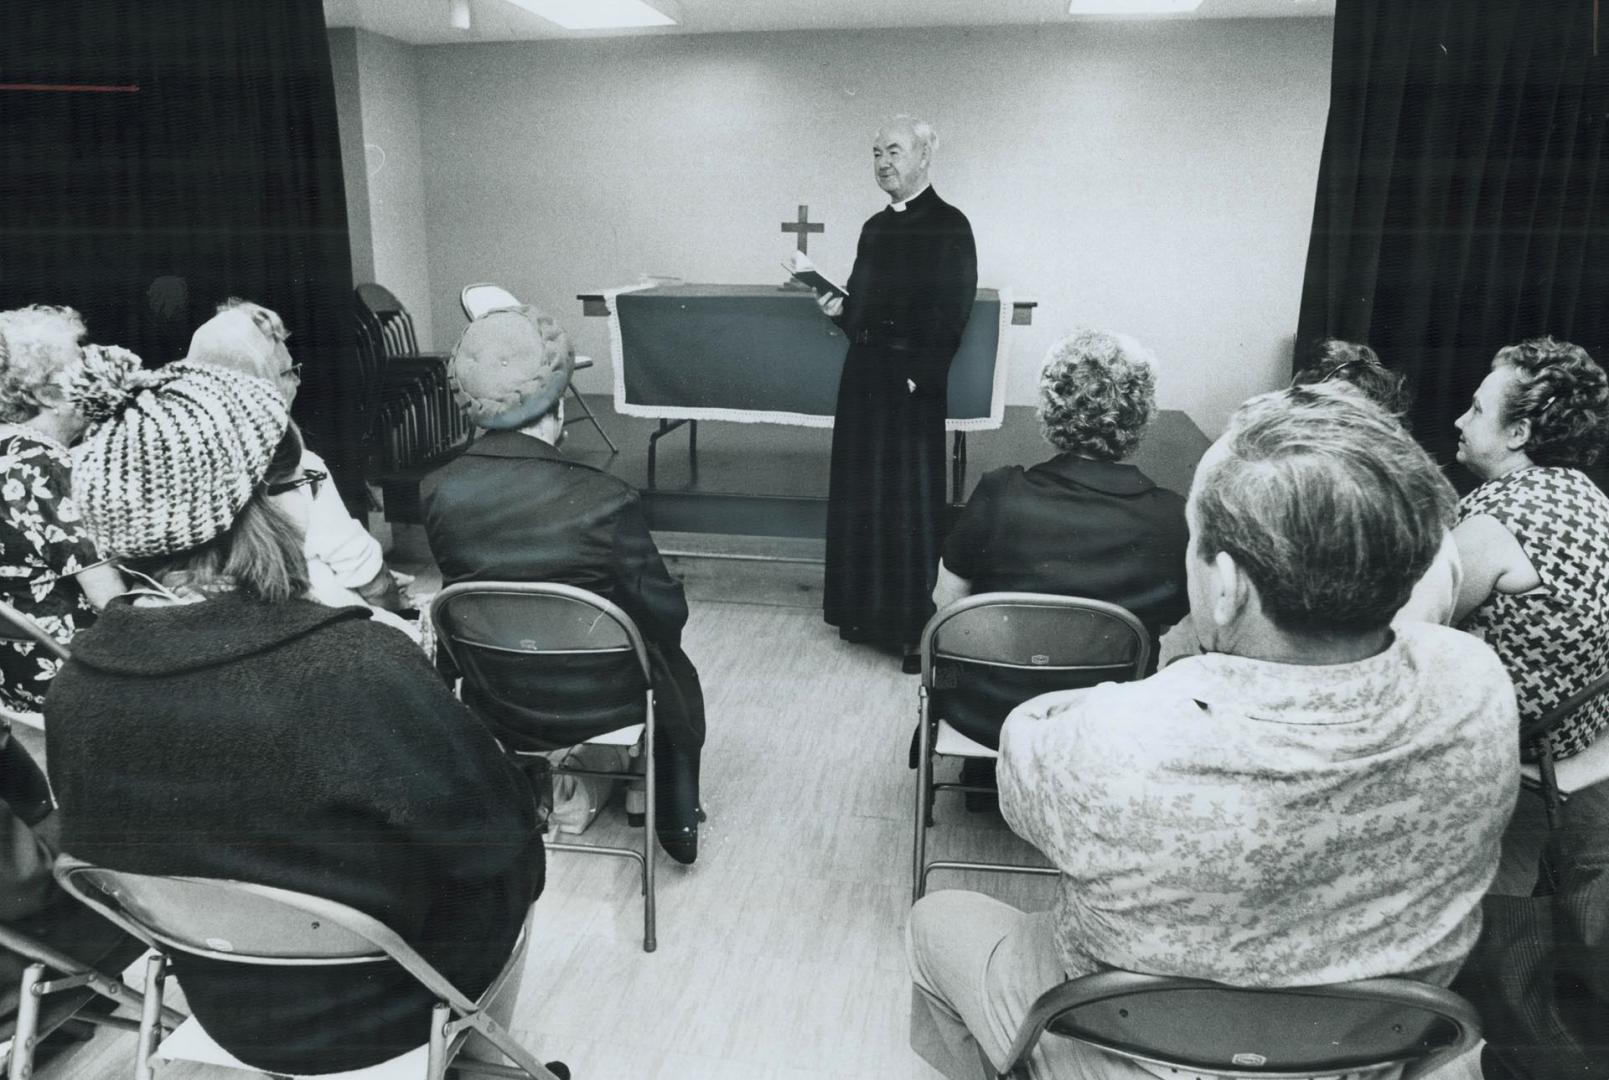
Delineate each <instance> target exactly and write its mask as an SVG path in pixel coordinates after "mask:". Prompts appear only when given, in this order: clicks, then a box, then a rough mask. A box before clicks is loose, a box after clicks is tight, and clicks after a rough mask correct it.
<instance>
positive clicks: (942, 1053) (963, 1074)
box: [905, 891, 1156, 1080]
mask: <svg viewBox="0 0 1609 1080" xmlns="http://www.w3.org/2000/svg"><path fill="white" fill-rule="evenodd" d="M905 946H906V954H907V956H908V957H909V960H910V966H911V979H912V981H913V982H914V983H915V985H914V987H913V989H912V992H911V1048H912V1049H913V1050H915V1051H916V1052H917V1053H918V1054H920V1055H921V1056H922V1057H923V1059H924V1060H926V1061H927V1063H928V1064H929V1065H932V1066H933V1067H934V1068H935V1069H937V1070H939V1072H941V1073H943V1074H944V1075H945V1076H948V1077H949V1078H950V1080H978V1078H980V1077H984V1076H991V1075H992V1074H990V1073H987V1072H985V1071H984V1065H983V1060H982V1058H980V1057H979V1056H978V1051H979V1050H980V1049H981V1050H982V1051H983V1052H984V1053H986V1054H987V1055H988V1056H989V1060H990V1061H991V1062H993V1063H994V1065H995V1066H996V1067H997V1068H998V1067H999V1066H1000V1065H1002V1064H1004V1063H1005V1059H1006V1053H1007V1051H1008V1050H1009V1049H1010V1048H1011V1042H1012V1040H1013V1039H1015V1038H1016V1036H1017V1029H1018V1028H1019V1027H1020V1026H1021V1025H1022V1020H1023V1017H1025V1016H1027V1015H1028V1010H1029V1008H1030V1007H1031V1006H1032V1005H1033V1003H1034V1002H1035V1001H1036V1000H1037V999H1038V998H1039V995H1041V994H1043V993H1044V992H1045V991H1046V990H1049V989H1050V988H1051V987H1053V986H1056V985H1058V984H1060V983H1062V982H1065V981H1066V979H1067V976H1066V974H1065V973H1064V972H1063V971H1062V967H1061V961H1060V957H1059V955H1058V953H1057V950H1056V942H1055V940H1054V936H1053V923H1052V921H1051V913H1050V912H1048V911H1038V912H1031V913H1030V912H1023V911H1018V910H1017V909H1016V908H1014V907H1012V906H1010V905H1009V904H1002V903H1001V902H1000V901H998V900H995V899H993V898H991V897H988V896H984V895H982V894H981V893H971V892H957V891H945V892H935V893H930V894H928V895H927V896H924V897H923V898H922V899H920V900H918V901H917V902H916V906H915V907H914V908H912V909H911V918H910V922H909V923H907V924H906V929H905ZM1040 1047H1041V1049H1040V1050H1038V1051H1035V1053H1034V1055H1033V1058H1032V1060H1031V1062H1030V1065H1029V1073H1030V1075H1031V1076H1032V1077H1034V1080H1156V1077H1155V1076H1154V1075H1152V1074H1151V1073H1149V1072H1146V1071H1145V1070H1143V1069H1141V1068H1139V1067H1138V1066H1136V1065H1134V1064H1132V1063H1131V1062H1128V1061H1125V1060H1123V1059H1121V1058H1116V1057H1113V1056H1111V1055H1110V1054H1105V1053H1102V1052H1101V1051H1099V1050H1097V1049H1095V1048H1094V1047H1091V1046H1086V1045H1084V1044H1081V1043H1074V1042H1071V1041H1069V1040H1067V1039H1061V1038H1057V1037H1056V1036H1053V1035H1047V1036H1045V1038H1044V1039H1043V1040H1041V1042H1040Z"/></svg>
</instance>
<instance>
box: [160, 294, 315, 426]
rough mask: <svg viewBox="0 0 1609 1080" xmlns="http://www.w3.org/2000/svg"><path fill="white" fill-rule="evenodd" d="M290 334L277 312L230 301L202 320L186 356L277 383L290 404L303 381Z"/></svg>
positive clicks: (198, 362) (194, 360)
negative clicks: (293, 357)
mask: <svg viewBox="0 0 1609 1080" xmlns="http://www.w3.org/2000/svg"><path fill="white" fill-rule="evenodd" d="M288 337H290V334H288V333H287V332H286V330H285V324H284V323H283V322H282V321H281V320H280V317H279V315H278V313H277V312H274V311H271V310H269V309H268V308H265V307H262V306H261V305H259V304H252V303H248V302H246V301H242V300H231V301H229V302H228V303H226V304H224V305H223V307H222V308H220V309H219V311H218V314H216V315H214V316H213V317H212V318H210V319H208V320H207V321H206V322H204V323H202V324H201V326H200V327H198V328H197V329H196V332H195V334H194V335H193V336H192V337H191V338H190V351H189V353H188V354H187V355H186V356H185V359H186V360H188V361H190V362H191V363H196V364H211V365H212V366H214V367H225V368H229V369H230V370H232V371H238V372H240V373H241V374H242V375H251V376H254V377H256V378H259V379H265V380H267V381H268V382H271V383H273V384H274V386H275V388H276V389H278V391H279V393H280V396H281V397H283V398H284V399H285V404H286V405H287V406H289V405H290V403H291V401H292V400H293V399H294V398H295V397H296V389H297V387H298V386H299V385H300V384H301V381H302V380H301V375H300V372H299V370H298V369H299V367H300V365H299V364H295V363H293V362H292V361H291V355H290V352H289V350H287V349H286V348H285V339H286V338H288Z"/></svg>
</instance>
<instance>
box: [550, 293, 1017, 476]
mask: <svg viewBox="0 0 1609 1080" xmlns="http://www.w3.org/2000/svg"><path fill="white" fill-rule="evenodd" d="M580 299H581V300H582V301H583V302H584V304H585V311H586V313H587V314H605V313H607V314H608V316H609V345H610V350H611V352H612V354H613V359H614V364H613V367H614V398H615V402H614V404H615V410H616V411H617V412H619V413H621V414H622V415H625V416H643V417H650V418H654V419H658V420H659V421H660V430H659V431H658V432H656V433H655V434H654V435H652V436H650V444H649V485H650V487H652V485H653V477H654V464H655V458H656V454H655V445H654V444H655V443H656V442H657V440H658V438H659V437H660V436H662V435H664V434H666V433H668V432H669V431H671V430H673V429H674V428H676V427H680V426H681V425H682V424H683V423H687V422H691V424H690V427H689V451H690V453H691V454H692V455H693V457H692V462H693V465H692V467H693V469H694V470H695V472H696V468H697V457H696V454H697V428H696V422H697V421H699V420H728V421H735V422H738V423H773V424H793V425H800V426H805V427H831V426H832V422H833V408H834V406H835V404H836V402H837V396H838V380H839V376H840V374H841V373H842V371H843V364H844V356H845V353H846V352H847V347H848V341H847V339H846V337H845V335H844V333H843V331H841V330H839V329H838V327H837V326H835V325H834V324H833V323H832V322H831V321H830V320H828V319H827V318H826V317H825V316H824V315H822V314H821V312H820V310H819V309H818V308H817V307H816V302H815V297H814V295H813V294H812V293H810V292H808V291H803V290H793V289H785V288H779V287H777V286H775V285H706V284H676V285H664V284H661V285H638V286H628V287H626V288H621V289H609V290H606V291H604V292H602V293H595V294H582V295H581V297H580ZM1018 307H1021V308H1024V309H1030V310H1031V308H1030V306H1029V305H1013V303H1012V299H1011V295H1010V293H1008V292H1005V291H1003V290H995V289H979V290H978V294H977V299H976V301H975V302H974V305H973V308H972V317H971V318H970V319H968V321H967V327H966V331H965V332H964V333H963V334H962V338H961V345H960V348H959V349H958V350H957V352H956V356H955V360H954V362H953V363H952V364H951V366H950V377H949V408H948V413H947V419H946V421H945V428H946V429H947V430H949V431H953V432H956V446H955V451H954V457H955V461H956V466H957V473H958V476H957V480H959V470H960V469H961V468H964V462H965V458H966V449H965V442H964V439H963V436H962V434H961V433H963V432H967V431H981V430H989V429H994V428H998V427H1000V424H1001V422H1002V419H1003V417H1004V415H1005V381H1006V379H1005V376H1006V365H1005V363H1004V362H1003V360H1004V357H1003V355H1002V354H1003V352H1004V349H1003V345H1004V343H1005V341H1006V334H1005V328H1006V327H1007V326H1009V325H1011V323H1012V322H1013V321H1018V322H1021V321H1026V319H1024V318H1023V313H1022V312H1021V311H1018V310H1017V308H1018ZM1014 316H1015V317H1014Z"/></svg>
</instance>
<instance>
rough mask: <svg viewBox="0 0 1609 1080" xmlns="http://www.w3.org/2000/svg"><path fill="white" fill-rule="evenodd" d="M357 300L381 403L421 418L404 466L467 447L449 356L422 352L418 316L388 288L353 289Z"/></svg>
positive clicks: (366, 357)
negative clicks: (393, 403)
mask: <svg viewBox="0 0 1609 1080" xmlns="http://www.w3.org/2000/svg"><path fill="white" fill-rule="evenodd" d="M353 294H354V296H355V297H356V300H357V320H358V331H359V336H360V345H359V356H360V359H361V362H362V363H363V364H364V366H365V367H368V366H370V365H371V364H372V363H373V361H372V360H371V359H370V356H372V357H377V358H378V361H379V364H378V366H379V371H380V376H381V378H380V384H379V386H378V387H377V388H373V389H375V390H376V391H377V393H378V397H379V400H380V401H385V400H399V399H400V400H402V401H405V402H407V403H408V406H409V408H410V409H411V410H413V411H414V412H415V413H416V416H415V418H414V419H415V431H414V433H413V437H414V439H415V440H416V445H415V447H414V449H413V452H412V455H411V458H412V460H409V461H407V462H405V463H404V464H403V466H402V467H404V468H406V467H410V466H414V465H420V464H427V463H429V462H431V461H433V460H435V459H437V458H440V457H442V456H443V455H445V454H447V453H448V452H449V451H451V450H453V449H454V448H455V447H457V446H459V445H460V444H462V443H464V442H466V441H467V440H468V439H469V435H470V424H469V419H468V417H467V416H466V414H465V412H464V410H463V409H462V408H460V407H459V405H458V403H457V401H456V400H455V399H454V397H453V393H452V387H451V386H450V385H449V384H448V381H447V356H446V355H445V354H443V353H421V352H420V351H419V341H418V338H417V337H415V335H414V330H413V317H412V316H411V315H409V314H408V310H407V308H405V307H403V306H402V302H401V301H400V300H398V299H397V298H396V297H395V296H394V295H392V293H391V290H389V289H387V288H386V287H385V286H383V285H376V284H374V283H373V282H366V283H364V284H362V285H359V286H357V288H356V289H354V290H353Z"/></svg>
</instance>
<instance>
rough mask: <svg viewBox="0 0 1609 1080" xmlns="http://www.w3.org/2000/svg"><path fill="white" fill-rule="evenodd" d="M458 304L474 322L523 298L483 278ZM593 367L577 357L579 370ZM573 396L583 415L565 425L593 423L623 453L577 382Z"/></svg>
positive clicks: (612, 447) (588, 360) (587, 359)
mask: <svg viewBox="0 0 1609 1080" xmlns="http://www.w3.org/2000/svg"><path fill="white" fill-rule="evenodd" d="M458 304H459V306H460V307H462V308H463V309H464V316H465V317H466V318H468V319H469V320H470V321H471V322H473V321H474V320H475V319H478V318H480V317H481V316H482V315H484V314H486V313H487V312H488V311H501V310H502V309H503V308H511V307H519V306H520V300H519V297H517V296H515V295H514V294H513V293H511V292H509V291H508V290H507V289H505V288H503V287H502V286H501V285H493V284H492V283H491V282H489V281H479V282H476V283H475V284H473V285H465V286H464V287H463V289H462V290H461V291H460V292H459V294H458ZM591 366H592V357H590V356H577V357H576V358H575V364H574V367H575V370H577V371H584V370H586V369H587V368H589V367H591ZM570 396H571V397H572V398H574V399H575V403H576V406H577V407H578V408H579V409H580V410H581V415H580V416H572V417H569V418H567V419H566V420H565V421H564V423H565V426H569V425H570V424H578V423H581V422H583V421H584V422H586V423H589V424H591V425H592V426H593V427H595V428H597V429H598V434H599V435H602V436H603V441H604V442H606V443H608V444H609V452H610V453H611V454H618V453H620V447H618V446H616V445H615V441H614V440H613V439H611V438H610V437H609V433H608V432H607V431H605V430H603V425H602V424H600V423H598V418H597V417H596V416H595V415H593V412H592V407H591V406H590V405H588V404H587V399H586V398H584V397H582V396H581V392H580V391H579V390H577V389H576V388H575V383H574V382H571V383H570Z"/></svg>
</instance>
